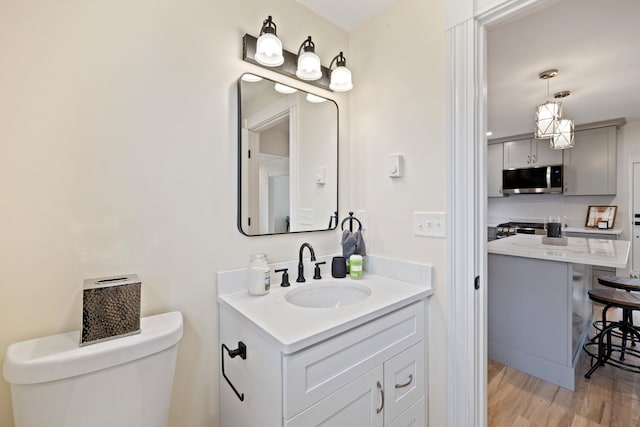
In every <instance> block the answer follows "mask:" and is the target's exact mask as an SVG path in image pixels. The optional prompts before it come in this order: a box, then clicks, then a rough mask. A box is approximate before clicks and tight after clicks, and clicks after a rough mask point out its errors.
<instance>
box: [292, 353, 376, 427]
mask: <svg viewBox="0 0 640 427" xmlns="http://www.w3.org/2000/svg"><path fill="white" fill-rule="evenodd" d="M382 380H383V370H382V365H381V366H378V367H377V368H375V369H373V370H372V371H369V373H367V374H365V375H363V376H361V377H360V378H358V379H356V380H354V381H353V382H351V383H349V384H347V385H346V386H344V387H342V388H341V389H340V390H338V391H336V392H335V393H332V394H330V395H329V396H327V397H326V398H324V399H323V400H321V401H320V402H318V403H316V404H315V405H313V406H312V407H310V408H308V409H306V410H304V411H302V412H301V413H300V414H298V415H296V416H295V417H293V418H292V419H290V420H288V421H285V423H284V425H285V427H312V426H322V427H345V426H349V427H372V426H376V427H382V423H383V412H384V411H383V402H384V398H383V394H382Z"/></svg>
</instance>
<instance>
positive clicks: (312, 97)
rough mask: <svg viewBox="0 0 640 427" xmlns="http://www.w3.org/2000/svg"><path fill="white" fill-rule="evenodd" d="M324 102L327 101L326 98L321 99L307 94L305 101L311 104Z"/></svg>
mask: <svg viewBox="0 0 640 427" xmlns="http://www.w3.org/2000/svg"><path fill="white" fill-rule="evenodd" d="M326 100H327V99H326V98H323V97H321V96H318V95H314V94H312V93H308V94H307V101H308V102H311V103H312V104H320V103H322V102H325V101H326Z"/></svg>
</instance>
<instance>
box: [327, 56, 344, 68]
mask: <svg viewBox="0 0 640 427" xmlns="http://www.w3.org/2000/svg"><path fill="white" fill-rule="evenodd" d="M334 63H335V64H336V67H346V66H347V58H345V57H344V54H343V53H342V52H340V53H339V54H337V55H336V56H335V57H334V58H333V59H332V60H331V64H329V69H330V70H331V69H332V67H333V64H334Z"/></svg>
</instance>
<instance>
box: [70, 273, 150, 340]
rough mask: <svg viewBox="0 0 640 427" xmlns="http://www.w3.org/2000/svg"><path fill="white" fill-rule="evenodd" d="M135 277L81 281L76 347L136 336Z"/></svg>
mask: <svg viewBox="0 0 640 427" xmlns="http://www.w3.org/2000/svg"><path fill="white" fill-rule="evenodd" d="M141 288H142V282H141V281H140V279H139V278H138V275H137V274H128V275H124V276H112V277H101V278H97V279H87V280H85V281H84V289H83V291H82V333H81V334H80V346H84V345H88V344H95V343H98V342H101V341H106V340H110V339H114V338H119V337H125V336H127V335H134V334H138V333H140V291H141Z"/></svg>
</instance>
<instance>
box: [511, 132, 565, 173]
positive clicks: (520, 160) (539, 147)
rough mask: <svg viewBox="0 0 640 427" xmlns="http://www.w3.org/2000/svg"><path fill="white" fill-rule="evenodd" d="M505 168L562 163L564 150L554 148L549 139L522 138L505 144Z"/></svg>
mask: <svg viewBox="0 0 640 427" xmlns="http://www.w3.org/2000/svg"><path fill="white" fill-rule="evenodd" d="M503 147H504V150H503V156H504V162H503V168H504V169H520V168H531V167H537V166H551V165H561V164H562V150H554V149H552V148H551V147H550V146H549V140H548V139H520V140H516V141H508V142H505V143H504V144H503Z"/></svg>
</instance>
